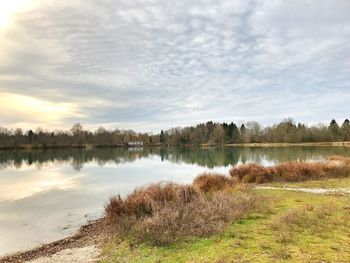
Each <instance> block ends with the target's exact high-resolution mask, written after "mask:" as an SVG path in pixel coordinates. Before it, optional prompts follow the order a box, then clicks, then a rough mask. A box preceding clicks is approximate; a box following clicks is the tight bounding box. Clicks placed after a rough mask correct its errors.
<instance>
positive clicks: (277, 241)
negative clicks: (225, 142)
mask: <svg viewBox="0 0 350 263" xmlns="http://www.w3.org/2000/svg"><path fill="white" fill-rule="evenodd" d="M349 182H350V180H349V179H342V180H327V181H319V182H307V183H305V182H304V183H302V185H301V184H299V183H296V184H293V185H298V187H300V186H302V187H307V186H309V187H310V186H312V187H323V186H324V187H329V188H333V187H349V186H350V183H349ZM273 185H275V186H276V184H273ZM288 186H290V184H288ZM251 191H256V192H257V193H258V194H260V195H263V196H266V197H267V198H268V200H270V202H269V203H270V207H269V208H266V207H265V209H264V210H262V211H260V212H257V213H254V214H251V215H250V216H249V217H247V218H246V219H243V220H240V221H237V222H234V223H232V224H231V225H230V226H229V227H228V228H227V229H226V231H225V232H223V233H221V234H217V235H214V236H211V237H209V238H193V239H192V240H190V241H187V242H177V243H175V244H172V245H170V246H163V247H154V246H151V245H148V244H145V243H142V244H141V245H137V246H136V245H133V244H131V243H130V242H129V241H127V240H126V241H125V240H124V241H122V242H121V241H118V240H117V239H115V240H114V241H110V242H109V243H108V244H106V245H105V246H104V249H103V251H104V252H103V256H104V259H103V260H101V262H281V261H282V262H350V196H349V195H319V194H310V193H303V192H294V191H285V190H266V189H259V190H251Z"/></svg>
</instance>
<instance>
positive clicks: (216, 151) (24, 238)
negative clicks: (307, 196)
mask: <svg viewBox="0 0 350 263" xmlns="http://www.w3.org/2000/svg"><path fill="white" fill-rule="evenodd" d="M332 155H343V156H350V149H349V148H343V147H280V148H221V149H220V148H208V149H202V148H184V147H183V148H150V149H139V148H133V149H110V148H108V149H93V150H84V149H73V150H47V151H42V150H36V151H0V187H1V191H0V256H1V255H4V254H7V253H12V252H15V251H18V250H24V249H30V248H32V247H34V246H37V245H39V244H42V243H47V242H51V241H54V240H57V239H61V238H64V237H66V236H68V235H70V234H72V233H74V232H75V231H76V230H77V229H78V228H79V226H80V225H81V224H84V223H86V222H87V221H88V220H91V219H95V218H98V217H100V216H101V215H102V213H103V206H104V203H105V201H106V200H107V199H108V198H109V197H110V196H111V195H113V194H121V195H122V196H125V195H126V194H128V193H130V192H131V191H132V190H133V189H134V188H135V187H138V186H142V185H145V184H150V183H155V182H160V181H173V182H179V183H191V182H192V180H193V179H194V177H196V176H197V175H198V174H200V173H203V172H206V171H217V172H221V173H226V174H227V173H228V171H229V169H230V168H231V167H232V166H234V165H237V164H241V163H249V162H255V163H260V164H263V165H273V164H276V163H280V162H286V161H297V160H303V161H314V160H324V159H326V158H327V157H329V156H332Z"/></svg>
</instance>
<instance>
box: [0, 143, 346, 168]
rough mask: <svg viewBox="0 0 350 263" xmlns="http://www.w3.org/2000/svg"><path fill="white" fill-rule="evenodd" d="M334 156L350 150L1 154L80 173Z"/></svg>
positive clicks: (17, 163) (10, 160)
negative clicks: (153, 160) (139, 163)
mask: <svg viewBox="0 0 350 263" xmlns="http://www.w3.org/2000/svg"><path fill="white" fill-rule="evenodd" d="M332 155H344V156H350V149H347V148H343V147H275V148H258V147H255V148H254V147H251V148H246V147H241V148H240V147H237V148H230V147H226V148H207V149H203V148H196V147H169V148H145V149H138V150H137V151H129V150H125V149H122V148H100V149H99V148H97V149H70V150H67V149H64V150H46V151H44V150H32V151H0V165H1V167H2V168H6V167H8V166H12V167H15V168H17V169H19V168H21V167H22V166H23V165H24V164H26V165H29V166H31V165H35V167H37V168H38V169H41V168H42V167H43V166H45V165H48V164H49V163H54V164H58V165H60V164H70V165H72V167H73V168H74V169H75V170H78V171H79V170H80V169H82V167H83V166H84V164H85V163H89V162H93V161H94V162H96V163H97V164H98V165H100V166H104V165H106V164H108V163H110V164H120V163H128V162H133V161H135V160H138V159H142V158H147V157H149V156H158V157H159V158H160V160H161V161H169V162H173V163H187V164H197V165H200V166H204V167H208V168H213V167H217V166H230V165H232V166H233V165H236V164H237V163H247V162H255V163H264V162H265V163H280V162H287V161H297V160H302V161H309V160H322V159H325V158H327V157H329V156H332Z"/></svg>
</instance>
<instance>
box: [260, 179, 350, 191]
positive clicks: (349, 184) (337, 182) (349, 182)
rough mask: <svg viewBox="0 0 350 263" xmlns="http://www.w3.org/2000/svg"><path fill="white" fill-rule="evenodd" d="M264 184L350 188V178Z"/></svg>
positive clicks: (269, 184) (293, 186)
mask: <svg viewBox="0 0 350 263" xmlns="http://www.w3.org/2000/svg"><path fill="white" fill-rule="evenodd" d="M264 185H265V186H273V187H284V186H287V187H290V188H299V187H301V188H324V189H330V188H350V178H343V179H324V180H319V181H306V182H296V183H289V182H288V183H286V182H275V183H268V184H264Z"/></svg>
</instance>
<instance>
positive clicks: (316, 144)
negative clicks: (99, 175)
mask: <svg viewBox="0 0 350 263" xmlns="http://www.w3.org/2000/svg"><path fill="white" fill-rule="evenodd" d="M216 146H223V147H292V146H310V147H325V146H326V147H350V141H343V142H305V143H267V142H262V143H227V144H202V145H196V144H180V145H165V144H145V145H143V146H130V145H119V144H118V145H93V144H79V145H77V144H72V145H42V144H40V145H30V144H23V145H18V146H0V150H49V149H98V148H100V149H101V148H125V149H128V148H149V147H202V148H209V147H216Z"/></svg>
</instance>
